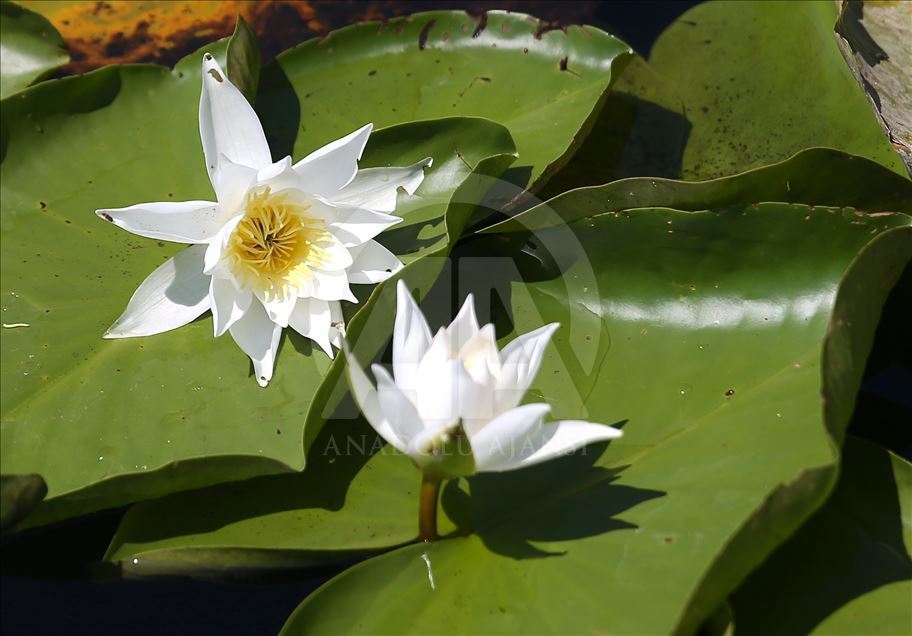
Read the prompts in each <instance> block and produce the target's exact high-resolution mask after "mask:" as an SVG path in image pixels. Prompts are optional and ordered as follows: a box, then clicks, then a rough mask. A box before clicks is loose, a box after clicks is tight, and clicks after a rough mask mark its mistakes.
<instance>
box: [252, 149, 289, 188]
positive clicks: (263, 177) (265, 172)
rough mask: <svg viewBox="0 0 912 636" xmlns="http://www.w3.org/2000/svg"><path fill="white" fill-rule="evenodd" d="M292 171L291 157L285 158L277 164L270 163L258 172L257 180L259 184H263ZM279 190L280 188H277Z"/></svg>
mask: <svg viewBox="0 0 912 636" xmlns="http://www.w3.org/2000/svg"><path fill="white" fill-rule="evenodd" d="M290 169H291V157H289V156H285V157H282V158H281V159H279V160H278V161H276V162H275V163H270V164H269V165H268V166H264V167H262V168H260V169H259V170H258V171H257V176H256V180H257V183H263V182H266V181H269V180H270V179H276V178H278V177H279V176H281V175H283V174H285V173H286V172H288V171H289V170H290ZM276 189H278V188H276Z"/></svg>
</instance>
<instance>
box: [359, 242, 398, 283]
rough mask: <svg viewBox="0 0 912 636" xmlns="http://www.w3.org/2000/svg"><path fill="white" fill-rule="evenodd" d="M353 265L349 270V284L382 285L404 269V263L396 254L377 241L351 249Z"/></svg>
mask: <svg viewBox="0 0 912 636" xmlns="http://www.w3.org/2000/svg"><path fill="white" fill-rule="evenodd" d="M349 252H350V253H351V256H352V264H351V266H350V267H349V268H348V282H350V283H356V284H359V283H360V284H363V283H380V282H382V281H385V280H386V279H387V278H389V277H390V276H392V275H393V274H395V273H396V272H398V271H399V270H400V269H402V262H401V261H400V260H399V259H398V258H397V257H396V255H395V254H393V253H392V252H390V251H389V250H388V249H386V248H385V247H383V246H382V245H380V243H378V242H377V241H368V242H367V243H364V244H363V245H357V246H355V247H352V248H350V249H349Z"/></svg>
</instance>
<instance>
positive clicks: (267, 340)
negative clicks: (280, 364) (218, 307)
mask: <svg viewBox="0 0 912 636" xmlns="http://www.w3.org/2000/svg"><path fill="white" fill-rule="evenodd" d="M229 331H230V332H231V337H232V338H234V341H235V342H236V343H237V345H238V346H239V347H240V348H241V349H242V350H243V351H244V353H246V354H247V355H248V356H249V357H250V361H251V362H253V370H254V373H255V374H256V380H257V383H258V384H259V385H260V386H266V385H267V384H269V381H270V380H271V379H272V368H273V366H274V365H275V356H276V352H277V351H278V349H279V337H280V336H281V335H282V328H281V327H280V326H279V325H277V324H275V323H274V322H272V321H271V320H270V319H269V316H267V315H266V310H265V309H263V305H261V304H260V303H258V302H253V303H250V307H249V308H248V309H247V311H246V312H245V313H244V315H243V316H242V317H241V319H240V320H238V321H237V322H235V323H234V324H233V325H231V328H230V329H229Z"/></svg>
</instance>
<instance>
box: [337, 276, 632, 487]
mask: <svg viewBox="0 0 912 636" xmlns="http://www.w3.org/2000/svg"><path fill="white" fill-rule="evenodd" d="M397 291H398V301H397V310H396V323H395V330H394V332H393V375H392V376H390V374H389V373H388V372H387V370H386V369H385V368H383V367H381V366H380V365H374V366H373V367H372V368H373V372H374V376H375V377H376V379H377V386H376V388H375V387H374V386H373V385H372V384H371V383H370V381H369V380H368V378H367V376H366V374H365V373H364V371H363V370H362V369H361V367H360V366H359V365H358V363H357V361H356V360H355V359H354V357H353V356H352V355H351V353H350V352H348V351H346V356H347V358H348V376H349V380H350V382H351V386H352V389H353V394H354V397H355V400H356V401H357V403H358V405H359V406H360V408H361V410H362V411H363V412H364V415H365V417H366V418H367V420H368V422H370V424H371V425H372V426H373V427H374V428H375V429H376V430H377V432H378V433H379V434H380V435H381V436H382V437H383V438H384V439H385V440H386V441H387V442H388V443H389V444H391V445H392V446H394V447H395V448H396V449H398V450H399V451H401V452H403V453H406V454H408V456H409V457H410V458H411V459H412V461H413V462H414V463H415V464H416V465H417V466H418V468H420V469H421V470H422V471H423V472H424V473H425V474H426V475H428V476H429V477H431V478H432V479H438V480H439V479H441V478H450V477H457V476H462V475H470V474H472V473H475V472H500V471H507V470H514V469H517V468H524V467H526V466H531V465H533V464H538V463H540V462H543V461H547V460H549V459H553V458H555V457H558V456H561V455H565V454H567V453H569V452H571V451H573V450H576V449H578V448H581V447H583V446H585V445H586V444H589V443H591V442H597V441H602V440H610V439H614V438H616V437H620V436H621V431H620V430H618V429H616V428H612V427H610V426H606V425H603V424H593V423H590V422H582V421H577V420H563V421H559V422H551V423H545V421H544V419H545V416H546V415H547V414H548V412H549V411H550V408H551V407H550V406H549V405H548V404H526V405H523V406H518V404H519V402H520V401H521V400H522V397H523V395H525V393H526V390H527V389H528V388H529V385H530V384H531V382H532V380H533V379H534V378H535V375H536V373H537V372H538V368H539V366H540V365H541V361H542V357H543V355H544V351H545V348H546V347H547V346H548V342H549V341H550V340H551V336H552V334H553V333H554V331H555V330H556V329H557V328H558V326H559V325H558V324H557V323H552V324H550V325H546V326H544V327H541V328H540V329H536V330H535V331H532V332H530V333H527V334H524V335H522V336H519V337H518V338H516V339H515V340H513V341H512V342H510V344H508V345H507V346H506V347H504V349H503V350H502V351H501V350H498V348H497V342H496V340H495V338H494V325H491V324H488V325H485V326H484V327H481V328H479V326H478V320H477V318H476V317H475V306H474V301H473V298H472V295H471V294H470V295H469V296H468V298H467V299H466V301H465V304H464V305H463V307H462V309H461V310H460V311H459V314H458V315H457V316H456V318H455V320H454V321H453V322H452V324H450V326H449V327H445V328H441V329H440V330H439V331H438V332H437V334H436V335H435V336H433V338H432V337H431V331H430V329H429V328H428V324H427V321H426V320H425V317H424V315H423V314H422V313H421V310H420V309H419V308H418V306H417V304H416V303H415V301H414V299H413V298H412V295H411V294H410V293H409V291H408V290H407V289H406V287H405V285H404V284H403V282H402V281H399V286H398V290H397Z"/></svg>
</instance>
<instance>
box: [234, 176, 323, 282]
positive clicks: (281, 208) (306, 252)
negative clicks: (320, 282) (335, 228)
mask: <svg viewBox="0 0 912 636" xmlns="http://www.w3.org/2000/svg"><path fill="white" fill-rule="evenodd" d="M310 207H311V206H310V205H307V204H302V203H297V202H294V201H290V200H289V197H288V195H287V194H285V193H278V194H272V193H271V192H270V190H269V188H265V189H263V190H262V191H260V192H254V193H251V194H250V195H249V198H248V200H247V205H246V209H245V211H244V218H242V219H241V220H240V222H238V224H237V226H236V227H235V228H234V231H233V232H232V233H231V237H230V238H229V240H228V255H229V262H230V263H231V269H232V272H233V273H234V275H235V277H236V278H237V280H238V281H239V282H240V284H241V286H242V287H243V288H245V289H250V290H253V291H260V292H262V293H263V294H264V295H265V296H266V298H267V299H273V298H279V299H281V298H285V297H287V296H288V295H297V293H298V291H299V290H300V288H301V287H302V286H303V285H305V284H306V283H307V282H308V281H310V279H311V278H312V276H313V274H312V273H311V268H312V267H320V266H321V264H324V263H325V262H326V261H327V258H328V253H327V248H328V247H329V246H330V245H331V243H332V235H331V234H330V233H329V230H327V228H326V224H325V223H324V221H323V220H322V219H319V218H316V217H314V216H311V215H309V214H308V213H307V211H308V210H309V209H310Z"/></svg>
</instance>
